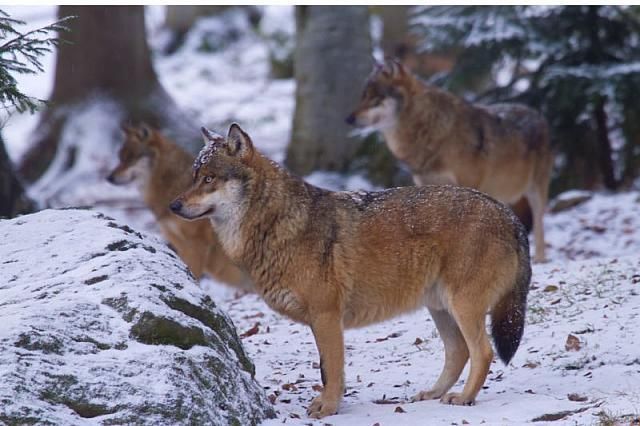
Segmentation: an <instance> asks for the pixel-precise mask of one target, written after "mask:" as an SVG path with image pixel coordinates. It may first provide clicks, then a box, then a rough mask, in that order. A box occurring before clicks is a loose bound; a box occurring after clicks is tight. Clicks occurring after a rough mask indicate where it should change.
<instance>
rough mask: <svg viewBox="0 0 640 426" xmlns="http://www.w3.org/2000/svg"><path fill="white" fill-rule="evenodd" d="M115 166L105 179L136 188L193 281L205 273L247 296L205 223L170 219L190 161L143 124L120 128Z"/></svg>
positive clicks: (242, 277) (245, 281)
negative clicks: (119, 140)
mask: <svg viewBox="0 0 640 426" xmlns="http://www.w3.org/2000/svg"><path fill="white" fill-rule="evenodd" d="M122 130H123V132H124V136H125V141H124V144H123V145H122V147H121V148H120V152H119V159H120V162H119V164H118V165H117V166H116V168H115V169H114V170H113V171H112V172H111V174H110V175H109V176H108V177H107V180H108V181H109V182H111V183H113V184H115V185H124V184H129V183H136V184H137V185H138V187H139V188H140V192H141V195H142V197H143V199H144V202H145V203H146V205H147V206H148V207H149V209H151V211H152V213H153V215H154V216H155V218H156V220H157V221H158V224H159V225H160V229H161V231H162V234H163V235H164V237H165V238H166V239H167V240H168V241H169V243H171V245H172V246H173V247H174V248H175V249H176V251H177V253H178V255H179V256H180V258H181V259H182V260H183V261H184V262H185V263H186V264H187V266H188V267H189V269H190V270H191V272H192V273H193V275H194V277H195V278H196V279H198V280H199V279H200V278H201V277H202V275H203V274H204V273H208V274H209V275H211V276H212V277H213V278H215V279H216V280H219V281H222V282H224V283H227V284H230V285H232V286H235V287H238V288H241V289H244V290H250V289H252V284H251V280H250V279H249V277H248V276H247V275H246V274H245V273H243V272H242V271H241V270H240V269H239V268H238V267H237V266H236V265H234V264H233V262H232V261H231V260H230V259H229V258H228V257H227V255H226V254H225V253H224V250H222V248H221V247H220V243H219V241H218V238H217V237H216V234H215V232H214V231H213V229H211V225H210V224H209V222H208V221H206V220H201V221H194V222H187V221H184V220H182V219H179V218H177V217H176V216H175V215H173V214H171V211H170V210H169V207H168V206H169V203H170V202H171V200H173V199H174V198H175V197H176V196H177V195H178V194H179V193H180V192H181V191H183V190H184V189H185V188H187V187H188V186H189V184H190V182H191V174H190V173H189V168H190V167H191V164H192V163H193V156H192V155H191V154H189V153H188V152H186V151H185V150H184V149H182V148H181V147H179V146H178V145H176V144H175V143H173V142H170V141H169V140H167V139H166V138H164V137H163V136H162V134H161V133H160V132H158V131H157V130H155V129H152V128H150V127H149V126H147V125H145V124H142V125H140V126H138V127H133V126H129V125H123V126H122Z"/></svg>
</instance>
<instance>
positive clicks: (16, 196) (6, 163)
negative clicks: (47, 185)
mask: <svg viewBox="0 0 640 426" xmlns="http://www.w3.org/2000/svg"><path fill="white" fill-rule="evenodd" d="M33 210H34V205H33V202H32V201H31V200H30V199H29V198H28V197H27V195H26V194H25V192H24V188H23V187H22V184H21V183H20V180H18V177H17V176H16V174H15V172H14V170H13V165H12V164H11V160H10V159H9V155H8V154H7V151H6V149H5V147H4V140H3V139H2V136H0V218H12V217H15V216H17V215H19V214H25V213H30V212H32V211H33Z"/></svg>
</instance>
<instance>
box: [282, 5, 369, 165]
mask: <svg viewBox="0 0 640 426" xmlns="http://www.w3.org/2000/svg"><path fill="white" fill-rule="evenodd" d="M296 31H297V34H296V51H295V55H294V76H295V79H296V83H297V85H296V108H295V113H294V118H293V130H292V136H291V142H290V144H289V147H288V150H287V157H286V160H285V163H286V165H287V167H289V168H290V169H291V170H293V171H294V172H296V173H298V174H302V175H304V174H308V173H309V172H311V171H312V170H316V169H323V170H336V171H344V170H345V169H346V168H347V166H348V165H349V162H350V161H351V160H352V158H353V156H354V154H355V153H356V151H357V150H358V147H359V144H360V141H359V139H357V138H350V137H349V136H348V135H349V132H350V131H351V129H350V128H349V126H348V125H347V124H346V123H345V121H344V120H345V118H346V117H347V115H349V113H350V111H351V109H353V108H354V107H355V105H356V103H357V101H358V99H359V97H360V94H361V90H362V87H363V86H364V82H365V79H366V77H367V75H368V74H369V73H370V72H371V68H372V65H373V63H372V61H373V60H372V56H371V53H372V52H371V37H370V34H369V12H368V10H367V7H365V6H297V7H296Z"/></svg>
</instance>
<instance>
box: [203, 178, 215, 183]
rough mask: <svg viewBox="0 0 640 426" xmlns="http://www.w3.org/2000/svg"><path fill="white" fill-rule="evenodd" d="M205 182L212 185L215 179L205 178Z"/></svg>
mask: <svg viewBox="0 0 640 426" xmlns="http://www.w3.org/2000/svg"><path fill="white" fill-rule="evenodd" d="M204 182H205V183H211V182H213V177H211V176H206V177H205V178H204Z"/></svg>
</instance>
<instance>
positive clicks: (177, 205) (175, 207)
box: [169, 200, 182, 213]
mask: <svg viewBox="0 0 640 426" xmlns="http://www.w3.org/2000/svg"><path fill="white" fill-rule="evenodd" d="M169 208H170V209H171V211H172V212H174V213H177V212H179V211H180V210H181V209H182V201H180V200H175V201H174V202H173V203H171V204H170V205H169Z"/></svg>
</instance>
